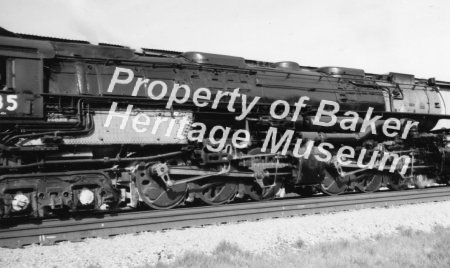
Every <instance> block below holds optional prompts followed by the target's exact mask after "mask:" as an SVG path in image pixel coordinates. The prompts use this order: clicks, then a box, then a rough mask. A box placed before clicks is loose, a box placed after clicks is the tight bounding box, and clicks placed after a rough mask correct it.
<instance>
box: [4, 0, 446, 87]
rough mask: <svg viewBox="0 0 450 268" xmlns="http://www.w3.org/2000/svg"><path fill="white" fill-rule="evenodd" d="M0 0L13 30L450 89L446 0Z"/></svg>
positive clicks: (9, 26)
mask: <svg viewBox="0 0 450 268" xmlns="http://www.w3.org/2000/svg"><path fill="white" fill-rule="evenodd" d="M0 2H1V9H0V14H1V15H0V26H2V27H4V28H6V29H8V30H10V31H13V32H20V33H28V34H37V35H45V36H54V37H62V38H69V39H83V40H88V41H90V42H93V43H98V42H107V43H115V44H121V45H127V46H131V47H134V48H139V47H148V48H158V49H166V50H176V51H205V52H212V53H218V54H228V55H234V56H242V57H244V58H247V59H256V60H265V61H283V60H292V61H297V62H298V63H300V64H301V65H308V66H317V67H319V66H345V67H355V68H362V69H365V70H366V72H373V73H387V72H389V71H394V72H403V73H411V74H415V75H416V77H421V78H428V77H436V78H437V79H439V80H447V81H450V51H449V49H450V32H449V30H450V15H449V14H450V2H449V1H445V0H442V1H440V0H432V1H418V0H414V1H412V0H409V1H407V0H397V1H388V0H376V1H368V0H320V1H312V0H311V1H305V0H301V1H299V0H297V1H295V0H292V1H276V0H259V1H257V0H255V1H246V0H227V1H211V0H209V1H208V0H191V1H186V0H185V1H183V0H161V1H149V0H136V1H131V0H128V1H111V0H99V1H95V2H94V1H90V0H77V1H62V0H61V1H57V0H45V1H44V0H32V1H24V0H14V1H12V0H11V1H8V0H0Z"/></svg>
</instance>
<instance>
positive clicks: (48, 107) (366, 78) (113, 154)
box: [0, 29, 450, 218]
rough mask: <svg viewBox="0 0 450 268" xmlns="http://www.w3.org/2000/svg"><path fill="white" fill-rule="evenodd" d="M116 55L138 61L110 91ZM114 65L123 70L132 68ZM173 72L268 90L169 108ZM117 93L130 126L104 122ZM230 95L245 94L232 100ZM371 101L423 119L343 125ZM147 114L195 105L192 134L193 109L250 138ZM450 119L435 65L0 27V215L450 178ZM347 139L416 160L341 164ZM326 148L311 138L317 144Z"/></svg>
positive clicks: (185, 112)
mask: <svg viewBox="0 0 450 268" xmlns="http://www.w3.org/2000/svg"><path fill="white" fill-rule="evenodd" d="M117 68H123V69H127V70H132V71H133V73H134V78H133V81H132V82H131V83H122V84H116V85H115V86H114V90H113V91H109V90H108V87H109V85H110V84H111V80H112V79H113V75H114V74H115V72H116V70H117ZM116 78H118V79H126V77H124V76H123V74H121V75H120V76H118V77H116ZM138 79H141V81H143V80H144V79H148V81H156V80H157V81H162V82H164V84H165V85H167V88H168V91H167V92H166V93H167V94H165V95H164V96H162V97H161V98H160V99H158V100H155V99H149V97H148V96H147V94H146V92H145V90H141V91H138V92H137V94H136V95H135V96H133V94H132V92H133V91H134V87H135V85H136V82H137V80H138ZM175 85H186V86H189V87H190V88H196V89H199V88H207V89H209V90H210V92H211V94H212V98H211V100H208V101H206V103H209V104H211V102H212V100H213V99H214V97H215V96H217V94H218V93H219V92H221V93H223V92H229V93H230V92H232V91H233V90H235V89H236V88H239V90H240V92H241V93H242V94H245V95H246V96H247V98H249V99H252V98H256V97H259V98H260V99H259V102H258V104H257V105H256V106H255V107H254V108H253V109H252V111H251V112H250V113H249V114H248V115H247V116H246V117H245V119H243V120H236V116H237V114H238V112H230V110H229V109H227V105H228V103H229V102H230V100H231V97H230V95H224V96H223V97H222V98H221V101H220V102H218V103H216V107H215V109H211V105H205V106H204V107H200V106H198V105H195V103H193V102H192V98H189V101H186V102H185V103H183V104H179V103H176V102H175V103H173V106H172V107H170V109H167V108H166V107H165V106H166V103H167V100H168V98H169V95H170V94H171V92H172V91H171V89H172V90H173V88H174V86H175ZM143 87H145V85H143ZM305 96H306V97H308V98H309V101H308V102H307V105H306V106H305V107H304V109H302V111H301V113H300V114H298V115H295V117H294V115H293V112H292V111H294V110H295V109H291V111H290V112H289V113H288V114H286V116H284V118H283V119H275V118H273V117H272V116H270V109H271V105H272V104H273V103H274V102H275V101H277V100H281V101H284V102H286V103H288V104H289V105H290V106H291V107H292V108H295V107H294V105H295V102H296V101H297V100H299V98H301V97H305ZM323 100H328V101H333V102H335V103H338V104H339V106H340V110H339V111H338V112H337V113H336V119H337V124H336V125H334V126H331V127H323V126H319V125H317V124H314V115H315V113H317V111H318V107H319V104H320V102H321V101H323ZM113 104H114V105H115V106H114V112H115V113H122V114H125V113H127V112H128V116H129V119H130V120H128V123H127V125H126V126H124V127H121V124H122V121H121V120H119V119H115V120H110V122H109V124H106V125H108V127H106V126H105V123H106V121H107V120H108V115H109V114H110V112H111V109H112V107H113V106H112V105H113ZM235 105H236V107H242V106H243V105H245V104H244V103H242V101H241V102H240V101H239V100H237V101H236V102H235ZM129 107H131V108H129ZM368 110H371V111H372V113H373V115H376V116H380V118H381V119H380V120H379V121H380V122H381V123H383V122H386V121H387V120H388V119H389V118H395V119H398V120H399V122H400V125H398V126H397V127H398V130H399V131H401V130H403V129H404V128H405V127H406V122H408V121H409V122H415V124H413V125H412V126H413V127H412V128H411V129H410V130H409V132H408V134H407V137H406V138H405V137H404V138H401V137H399V136H396V137H392V136H388V135H386V134H385V133H384V132H383V131H378V132H377V133H376V134H374V133H372V132H369V131H366V132H363V131H361V132H357V131H352V130H343V129H342V128H339V122H342V120H345V119H346V118H348V113H347V112H349V111H352V112H353V113H355V114H357V115H359V117H360V119H358V121H357V122H355V124H356V125H357V128H358V129H359V128H360V127H361V126H362V125H363V123H364V122H363V120H362V118H364V116H365V115H366V114H367V111H368ZM274 112H279V111H274ZM281 112H282V111H281ZM144 116H145V118H150V119H151V120H156V119H157V118H160V124H161V126H160V129H163V130H168V129H174V130H177V129H180V128H181V123H180V122H181V119H182V118H188V121H189V124H188V125H189V126H190V128H189V127H188V128H186V130H184V131H181V134H180V135H181V136H184V137H186V136H187V135H191V134H192V133H191V134H190V133H188V132H189V131H190V130H192V129H193V126H194V125H195V123H196V122H198V123H202V124H203V125H205V126H206V127H207V130H206V132H207V133H209V132H210V131H211V129H212V128H213V127H214V126H216V125H222V126H227V127H229V128H230V131H231V134H233V133H236V132H237V131H238V130H239V129H243V130H246V131H248V133H249V135H250V137H249V140H248V141H247V142H246V143H245V144H243V145H242V146H235V145H234V144H233V143H232V142H231V141H230V139H229V138H228V139H227V140H226V141H225V146H224V147H223V148H222V149H220V150H212V149H211V148H214V146H213V145H212V144H213V142H212V140H213V139H214V138H216V136H217V135H219V133H216V134H214V135H213V136H212V137H209V138H205V139H203V140H202V141H201V142H200V141H191V140H190V139H186V138H181V139H180V138H178V137H176V135H177V134H179V133H177V131H172V132H170V133H169V131H167V133H166V131H162V132H161V131H159V132H155V133H148V132H146V133H141V132H138V131H135V129H134V128H132V127H131V125H130V124H131V123H130V122H132V121H133V120H139V118H141V119H142V118H143V117H144ZM293 118H295V120H294V119H293ZM448 120H450V83H447V82H442V81H436V80H435V79H433V78H431V79H417V78H415V77H414V76H413V75H408V74H401V73H389V74H384V75H378V74H369V73H365V72H364V71H363V70H361V69H353V68H343V67H322V68H314V67H307V66H300V65H299V64H297V63H295V62H290V61H285V62H277V63H269V62H260V61H254V60H246V59H244V58H240V57H232V56H224V55H217V54H210V53H201V52H186V53H180V52H173V51H163V50H155V49H142V50H140V51H135V50H132V49H130V48H127V47H121V46H117V45H111V44H103V43H100V44H98V45H92V44H89V43H88V42H84V41H76V40H65V39H58V38H50V37H39V36H31V35H24V34H16V33H12V32H9V31H7V30H4V29H0V217H1V218H15V217H30V218H42V217H47V216H55V215H60V214H61V215H62V214H65V213H67V212H69V213H76V212H83V211H88V212H89V211H101V210H106V211H108V210H120V209H125V208H128V207H131V208H135V207H137V206H140V205H147V206H149V207H151V208H153V209H168V208H173V207H176V206H179V205H182V204H185V203H188V202H198V201H202V202H204V203H206V204H210V205H220V204H225V203H228V202H231V201H232V200H233V199H235V198H251V199H253V200H262V199H271V198H274V197H275V196H276V195H277V194H280V193H282V192H294V193H297V194H300V195H302V196H309V195H313V194H315V193H317V192H319V191H321V192H323V193H325V194H328V195H336V194H341V193H344V192H347V191H360V192H373V191H377V190H378V189H379V188H380V187H384V186H386V187H389V188H391V189H393V190H400V189H404V188H407V187H411V186H417V187H424V186H426V185H427V183H429V182H430V181H433V182H436V183H447V182H448V181H449V175H450V170H449V167H450V166H449V162H450V149H449V141H450V136H449V134H448V133H449V132H448V128H447V127H446V124H447V123H448V122H449V121H448ZM391 127H395V126H391ZM409 127H411V125H410V126H409ZM273 128H276V129H277V130H278V134H277V135H278V136H277V137H278V138H279V137H281V135H282V134H283V133H285V131H291V132H290V133H293V135H294V136H295V138H301V139H302V141H301V143H300V148H297V149H299V150H300V151H301V150H304V149H305V146H306V142H307V141H314V142H328V143H330V144H332V145H333V149H331V150H330V151H329V152H330V154H331V156H332V157H331V159H329V160H328V161H318V160H317V158H314V157H303V158H298V157H294V156H293V150H294V141H290V142H289V144H287V145H286V146H287V147H286V148H287V149H288V153H287V154H280V153H279V152H277V151H273V150H269V151H267V150H263V149H262V147H263V144H264V142H265V140H266V138H267V134H268V132H269V130H270V129H273ZM376 128H377V129H379V128H381V124H377V125H376ZM219 136H220V135H219ZM343 146H351V147H352V148H355V150H356V151H357V152H361V151H362V150H364V151H366V152H377V153H378V154H377V156H376V157H375V158H374V159H373V161H374V163H375V165H376V167H379V165H378V164H377V163H379V162H380V160H381V156H382V155H383V154H386V153H391V154H396V155H397V156H408V157H409V159H411V161H410V162H409V163H408V164H407V170H406V172H403V173H402V172H400V169H399V167H397V166H400V165H401V164H404V163H402V161H398V160H399V159H396V160H397V161H394V160H395V159H390V158H389V159H385V163H386V165H385V166H384V167H383V168H360V167H359V166H358V165H356V159H346V160H347V164H346V165H343V164H342V161H340V160H342V159H337V158H338V154H337V152H338V150H339V148H342V147H343ZM269 147H270V144H269ZM272 147H273V146H272ZM269 149H270V148H269ZM272 149H273V148H272ZM322 153H323V152H321V151H320V150H318V146H317V143H315V144H314V146H313V147H312V148H311V154H312V155H320V154H322ZM367 155H369V154H367ZM369 158H370V157H365V158H364V159H363V160H362V162H364V163H367V162H368V161H369V160H370V159H369Z"/></svg>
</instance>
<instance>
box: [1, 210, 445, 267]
mask: <svg viewBox="0 0 450 268" xmlns="http://www.w3.org/2000/svg"><path fill="white" fill-rule="evenodd" d="M438 225H440V226H443V227H449V226H450V201H447V202H437V203H425V204H416V205H405V206H400V207H391V208H373V209H362V210H356V211H346V212H337V213H332V214H318V215H310V216H302V217H292V218H279V219H267V220H261V221H256V222H241V223H234V224H233V223H230V224H224V225H214V226H205V227H198V228H188V229H183V230H167V231H160V232H144V233H140V234H129V235H121V236H116V237H113V238H108V239H102V238H95V239H94V238H92V239H86V240H84V241H83V242H75V243H71V242H62V243H60V244H58V245H53V246H39V245H32V246H28V247H26V248H23V249H4V248H1V249H0V266H1V267H86V266H89V265H93V266H101V267H130V266H140V265H145V264H155V263H157V262H158V261H162V262H170V261H171V260H173V259H174V258H176V257H178V256H181V255H182V254H183V253H184V252H186V251H196V252H205V253H210V252H211V251H212V250H213V249H214V248H215V247H216V246H217V245H218V244H219V243H220V242H222V241H229V242H232V243H234V244H237V245H238V246H239V247H240V248H241V249H243V250H247V251H250V252H255V253H264V254H272V255H280V254H284V253H285V252H286V250H292V249H294V248H295V245H296V244H302V245H303V246H310V245H314V244H317V243H321V242H331V241H337V240H342V239H344V240H355V239H371V238H374V237H377V236H380V235H389V234H394V233H396V232H398V231H399V229H401V228H410V229H413V230H421V231H430V230H431V229H432V228H434V227H435V226H438Z"/></svg>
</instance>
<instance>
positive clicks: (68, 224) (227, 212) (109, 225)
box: [0, 187, 450, 248]
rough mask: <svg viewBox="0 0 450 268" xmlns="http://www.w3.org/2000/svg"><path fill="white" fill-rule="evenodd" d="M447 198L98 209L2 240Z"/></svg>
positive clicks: (440, 192)
mask: <svg viewBox="0 0 450 268" xmlns="http://www.w3.org/2000/svg"><path fill="white" fill-rule="evenodd" d="M445 200H450V188H449V187H435V188H428V189H421V190H406V191H400V192H395V191H387V192H377V193H371V194H347V195H343V196H315V197H310V198H290V199H282V200H272V201H260V202H249V203H235V204H228V205H223V206H218V207H215V206H204V207H194V208H178V209H173V210H162V211H161V210H159V211H155V210H149V211H132V212H121V213H116V214H96V215H91V216H88V217H84V218H78V219H77V218H73V219H67V220H59V219H47V220H43V221H40V222H29V223H26V224H20V225H16V226H4V225H3V226H1V227H0V246H1V247H9V248H17V247H22V246H25V245H29V244H34V243H40V244H44V245H48V244H54V243H56V242H60V241H80V240H82V239H84V238H89V237H108V236H114V235H119V234H127V233H136V232H142V231H157V230H164V229H173V228H185V227H195V226H202V225H209V224H220V223H225V222H226V223H230V222H239V221H248V220H258V219H266V218H278V217H289V216H297V215H306V214H315V213H324V212H335V211H342V210H354V209H362V208H371V207H384V206H394V205H403V204H413V203H423V202H436V201H445Z"/></svg>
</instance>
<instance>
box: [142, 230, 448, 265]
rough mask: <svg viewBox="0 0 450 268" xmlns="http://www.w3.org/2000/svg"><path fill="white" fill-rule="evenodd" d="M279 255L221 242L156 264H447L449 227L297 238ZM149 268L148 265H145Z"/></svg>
mask: <svg viewBox="0 0 450 268" xmlns="http://www.w3.org/2000/svg"><path fill="white" fill-rule="evenodd" d="M290 247H291V248H290V249H291V250H286V251H284V252H285V254H282V256H277V255H262V254H253V253H250V252H247V251H244V250H242V249H240V248H239V247H238V246H236V245H235V244H233V243H230V242H222V243H220V244H219V245H218V246H217V248H216V249H215V250H214V251H213V252H212V254H204V253H198V252H193V251H192V252H187V253H185V254H184V255H183V256H179V257H176V258H175V261H173V262H171V263H169V264H165V263H158V264H157V265H156V267H158V268H166V267H219V268H222V267H258V268H259V267H343V268H344V267H383V268H386V267H389V268H390V267H450V252H449V248H450V228H443V227H436V228H435V229H434V230H433V231H432V232H431V233H427V232H421V231H414V230H411V229H402V228H400V229H398V234H397V235H393V236H377V237H375V238H374V239H372V240H361V241H338V242H330V243H322V244H319V245H315V246H309V247H308V246H306V245H305V242H304V241H303V240H301V239H298V240H297V241H296V242H295V243H293V244H292V245H290ZM148 267H151V266H148Z"/></svg>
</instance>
